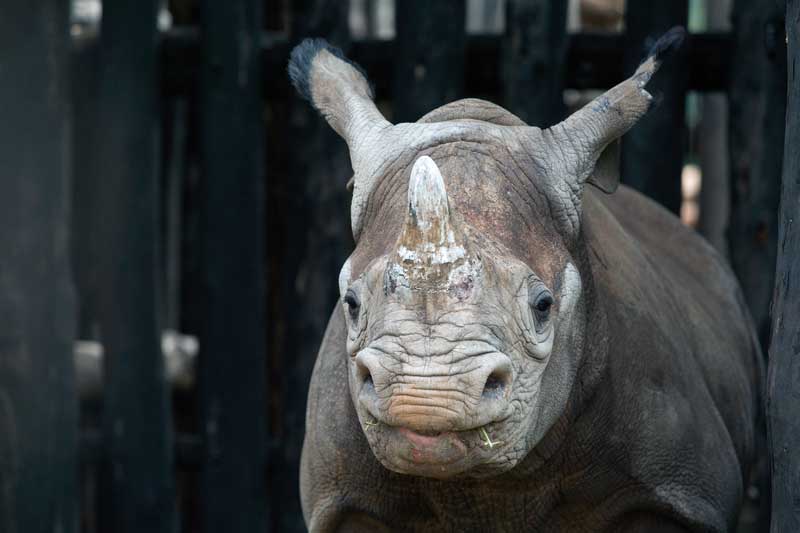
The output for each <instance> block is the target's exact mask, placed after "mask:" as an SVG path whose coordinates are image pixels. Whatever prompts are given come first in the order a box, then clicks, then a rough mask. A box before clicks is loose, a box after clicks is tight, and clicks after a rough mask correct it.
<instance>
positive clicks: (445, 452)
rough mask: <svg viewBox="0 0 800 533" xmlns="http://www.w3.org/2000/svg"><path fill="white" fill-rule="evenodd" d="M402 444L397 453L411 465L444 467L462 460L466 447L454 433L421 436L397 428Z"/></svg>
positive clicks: (405, 429)
mask: <svg viewBox="0 0 800 533" xmlns="http://www.w3.org/2000/svg"><path fill="white" fill-rule="evenodd" d="M397 434H398V436H399V437H400V439H401V441H402V442H403V444H400V446H399V449H398V450H397V451H399V452H400V454H401V455H402V456H404V457H405V459H406V460H407V461H409V462H410V463H412V464H417V465H424V464H435V465H446V464H450V463H454V462H456V461H459V460H461V459H464V457H466V455H467V447H466V445H465V444H464V442H463V441H462V440H461V439H460V438H459V436H458V435H457V434H456V433H454V432H451V431H450V432H445V433H438V434H434V435H430V434H429V435H423V434H422V433H417V432H416V431H412V430H410V429H408V428H402V427H401V428H397Z"/></svg>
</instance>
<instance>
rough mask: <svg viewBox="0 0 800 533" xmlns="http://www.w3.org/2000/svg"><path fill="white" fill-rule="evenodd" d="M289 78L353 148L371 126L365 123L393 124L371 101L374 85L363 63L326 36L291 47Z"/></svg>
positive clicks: (306, 40) (351, 148)
mask: <svg viewBox="0 0 800 533" xmlns="http://www.w3.org/2000/svg"><path fill="white" fill-rule="evenodd" d="M289 78H290V79H291V81H292V85H294V88H295V89H297V92H299V93H300V95H301V96H302V97H303V98H305V99H306V100H308V101H310V102H311V104H312V105H313V106H314V107H315V108H316V109H317V110H318V111H319V112H320V114H322V116H323V117H324V118H325V120H327V121H328V124H330V125H331V127H332V128H333V129H334V130H336V132H337V133H338V134H339V135H341V136H342V137H343V138H344V140H345V141H347V144H348V146H349V147H350V150H351V151H352V150H353V149H354V148H355V147H356V146H358V144H359V143H358V137H359V136H361V135H364V134H366V133H367V132H368V131H370V130H372V128H369V127H365V126H370V125H373V126H378V127H381V126H390V124H389V122H388V121H387V120H386V119H385V118H384V117H383V115H381V113H380V111H378V108H377V107H376V106H375V103H374V102H373V101H372V99H373V93H372V87H370V84H369V82H368V81H367V78H366V76H365V75H364V72H363V71H362V70H361V67H359V66H358V65H356V64H355V63H353V62H351V61H349V60H348V59H347V58H346V57H345V56H344V54H342V51H341V50H339V49H338V48H336V47H334V46H331V45H330V44H329V43H328V42H327V41H326V40H324V39H305V40H304V41H303V42H301V43H300V44H299V45H297V46H296V47H295V48H294V50H292V54H291V57H290V58H289Z"/></svg>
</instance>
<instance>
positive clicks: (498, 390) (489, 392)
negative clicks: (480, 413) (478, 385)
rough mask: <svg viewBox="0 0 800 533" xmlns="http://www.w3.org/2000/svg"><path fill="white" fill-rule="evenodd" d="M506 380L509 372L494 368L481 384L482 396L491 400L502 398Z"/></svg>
mask: <svg viewBox="0 0 800 533" xmlns="http://www.w3.org/2000/svg"><path fill="white" fill-rule="evenodd" d="M508 380H509V374H508V372H506V371H504V370H495V371H494V372H492V373H491V374H489V377H488V378H486V383H485V384H484V386H483V394H482V396H483V398H484V399H492V400H494V399H499V398H502V397H503V395H504V394H505V391H506V385H507V384H508Z"/></svg>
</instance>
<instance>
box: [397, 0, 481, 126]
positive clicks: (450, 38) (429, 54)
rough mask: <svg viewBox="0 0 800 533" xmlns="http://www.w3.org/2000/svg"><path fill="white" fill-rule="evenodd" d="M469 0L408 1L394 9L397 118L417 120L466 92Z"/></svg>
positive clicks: (398, 120)
mask: <svg viewBox="0 0 800 533" xmlns="http://www.w3.org/2000/svg"><path fill="white" fill-rule="evenodd" d="M466 17H467V8H466V1H465V0H438V1H436V2H428V1H426V0H406V1H404V2H402V4H398V6H397V8H396V11H395V25H396V29H397V36H396V38H395V47H394V49H395V71H394V90H393V91H392V97H393V116H392V118H393V121H394V122H413V121H415V120H417V119H418V118H420V117H421V116H422V115H424V114H425V113H427V112H428V111H431V110H432V109H434V108H436V107H438V106H440V105H443V104H446V103H448V102H452V101H453V100H457V99H458V98H461V97H462V95H463V93H464V51H465V47H466Z"/></svg>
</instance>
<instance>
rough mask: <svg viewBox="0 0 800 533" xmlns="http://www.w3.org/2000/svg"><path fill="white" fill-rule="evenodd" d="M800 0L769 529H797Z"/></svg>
mask: <svg viewBox="0 0 800 533" xmlns="http://www.w3.org/2000/svg"><path fill="white" fill-rule="evenodd" d="M798 23H800V1H798V0H788V1H787V2H786V26H785V28H786V36H787V38H788V39H787V43H788V54H787V55H788V57H787V59H788V61H787V63H788V79H789V87H788V97H787V101H788V105H787V110H786V122H785V124H786V137H785V138H786V141H785V145H784V146H785V150H784V159H783V180H782V184H781V200H780V213H779V225H778V243H779V246H778V261H777V268H776V282H775V300H774V302H773V305H772V310H773V311H772V313H773V314H772V344H771V345H770V351H769V360H770V361H769V376H768V386H767V409H768V413H767V423H768V425H769V441H770V459H771V460H770V463H771V466H772V524H771V531H773V532H775V533H778V532H784V531H800V479H798V476H797V473H798V472H800V453H798V449H800V418H798V416H797V413H798V412H800V381H798V379H797V378H798V376H800V358H798V356H797V354H798V351H800V350H798V339H800V321H798V320H797V317H798V316H800V292H799V291H798V287H800V268H798V262H799V261H800V225H798V219H800V201H799V200H798V199H800V151H798V149H797V147H798V146H800V72H798V66H800V43H798V39H800V26H798Z"/></svg>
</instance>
